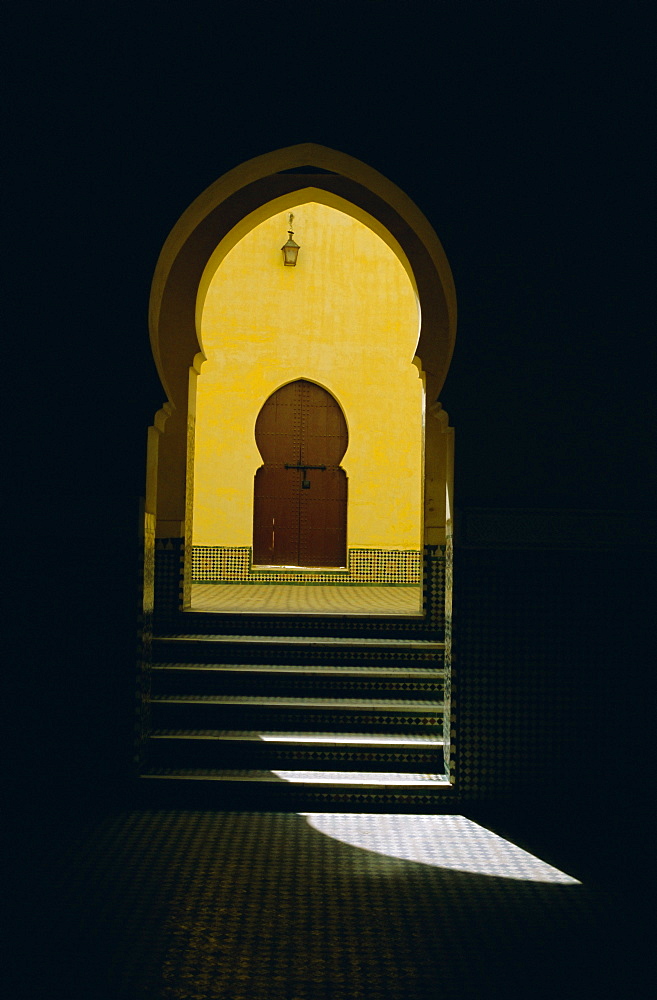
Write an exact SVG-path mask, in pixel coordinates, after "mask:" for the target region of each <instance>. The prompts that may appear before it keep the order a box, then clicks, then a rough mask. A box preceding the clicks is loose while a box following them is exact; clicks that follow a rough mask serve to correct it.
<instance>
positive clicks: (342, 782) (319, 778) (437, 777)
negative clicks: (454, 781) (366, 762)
mask: <svg viewBox="0 0 657 1000" xmlns="http://www.w3.org/2000/svg"><path fill="white" fill-rule="evenodd" d="M141 777H142V778H147V779H151V780H165V781H166V780H172V779H173V780H177V781H216V782H239V783H249V784H250V783H257V784H268V785H269V784H279V783H281V782H287V783H289V784H291V785H297V786H298V785H323V786H328V787H330V788H336V789H337V788H339V787H349V788H352V789H355V788H363V789H364V788H371V789H376V790H384V789H386V788H394V789H395V790H399V789H401V788H407V789H416V788H418V787H426V788H435V787H438V786H443V787H445V786H446V787H449V779H448V778H447V777H446V776H445V775H444V774H429V773H427V774H422V773H412V772H401V771H377V772H374V771H323V770H322V771H299V770H296V771H294V770H280V771H278V772H274V771H264V770H220V769H212V768H178V769H173V768H153V769H151V770H148V771H144V772H143V773H142V774H141Z"/></svg>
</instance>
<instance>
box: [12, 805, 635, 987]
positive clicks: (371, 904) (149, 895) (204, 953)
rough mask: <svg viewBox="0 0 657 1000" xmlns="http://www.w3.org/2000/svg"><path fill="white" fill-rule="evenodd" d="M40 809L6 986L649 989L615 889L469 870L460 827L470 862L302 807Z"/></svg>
mask: <svg viewBox="0 0 657 1000" xmlns="http://www.w3.org/2000/svg"><path fill="white" fill-rule="evenodd" d="M379 819H380V817H379ZM408 819H409V818H408V817H406V820H408ZM451 819H454V817H451ZM43 820H44V827H43V828H42V829H41V830H40V831H35V830H33V831H32V835H31V836H29V835H26V836H25V837H24V838H23V852H22V860H21V861H20V862H18V861H17V862H16V864H15V865H14V866H13V876H14V878H13V881H14V889H13V896H11V897H10V898H12V899H13V901H14V902H13V904H12V905H13V907H14V910H15V911H16V912H18V913H20V912H21V911H22V918H23V921H24V931H25V940H24V942H23V947H22V949H21V950H20V951H17V952H16V954H17V955H19V956H22V957H20V958H19V962H18V966H19V968H18V975H17V980H16V988H15V989H14V990H13V992H11V994H10V993H8V994H7V995H11V996H12V1000H13V998H14V997H18V996H21V997H22V996H25V997H30V998H31V997H35V998H36V997H39V998H44V1000H45V998H51V997H52V998H53V1000H54V998H57V1000H59V998H62V1000H63V998H67V1000H77V998H85V1000H145V998H153V1000H224V998H226V1000H357V998H363V1000H429V998H434V997H436V998H438V997H440V998H441V1000H451V998H459V1000H464V998H482V1000H485V998H488V997H490V998H501V997H504V998H515V997H523V998H524V997H527V998H530V997H531V998H536V997H538V998H547V997H552V996H555V995H558V996H559V997H560V998H571V997H572V998H574V997H583V996H586V997H588V996H591V997H596V998H600V997H607V996H609V997H611V996H618V995H622V996H628V997H630V996H631V997H639V996H641V995H642V992H641V991H642V989H643V986H642V984H641V980H640V979H639V978H637V979H636V982H635V981H633V979H634V977H638V976H639V972H638V969H637V967H636V964H635V963H634V962H633V961H632V960H631V956H630V955H629V954H627V951H626V948H627V944H628V942H626V941H624V938H623V930H624V925H623V920H622V919H620V920H619V915H618V914H616V913H614V904H613V903H612V900H611V899H609V898H607V897H606V896H605V895H604V893H602V892H600V891H599V890H595V889H591V888H589V887H587V886H586V885H580V884H572V883H570V884H568V883H567V884H563V883H548V882H544V881H533V880H532V879H531V878H518V877H499V876H494V875H484V874H475V873H474V872H476V871H477V870H481V865H482V863H485V862H486V858H485V857H483V856H482V851H483V853H484V854H485V852H486V850H488V849H487V848H485V847H482V842H481V840H479V839H477V838H475V839H474V840H472V841H471V843H470V844H469V845H468V844H464V845H463V850H464V852H465V854H464V856H466V855H468V853H469V857H470V861H471V864H470V867H471V868H472V865H473V864H474V866H475V867H474V872H473V870H471V871H461V870H457V869H455V868H453V867H451V868H448V867H444V866H440V865H438V866H434V865H433V864H427V863H421V862H418V861H413V860H406V859H403V858H402V857H390V856H388V855H387V854H385V853H381V844H382V843H383V841H382V840H381V838H380V837H379V840H378V841H377V850H369V849H367V848H365V847H363V846H353V844H350V843H345V842H341V841H339V840H336V839H335V838H334V837H333V836H327V835H326V834H325V833H322V832H320V831H319V830H318V829H316V828H314V827H313V826H312V825H311V824H310V823H309V822H308V820H307V819H306V817H304V816H302V815H299V814H296V813H268V814H263V813H243V812H217V811H211V810H181V809H151V810H147V809H114V810H108V811H105V812H102V811H98V812H95V813H93V812H85V811H83V810H82V809H78V810H77V811H75V812H73V811H71V812H70V813H69V815H68V816H66V817H61V818H59V819H57V820H55V821H53V822H52V823H51V824H50V825H48V824H49V817H48V816H44V817H43ZM332 821H333V823H334V824H335V817H333V820H332ZM473 826H474V824H473ZM395 829H397V828H396V827H395V826H394V824H393V826H392V827H391V829H390V831H389V832H388V833H387V834H386V835H385V836H387V837H388V838H389V839H390V838H392V840H391V841H390V842H391V843H393V842H394V841H395V837H397V840H398V839H399V830H398V829H397V833H395ZM408 829H410V828H408V827H407V831H408ZM408 835H409V836H410V834H408ZM384 840H385V838H384ZM438 846H440V845H438ZM443 846H444V845H443ZM397 848H399V843H397ZM397 853H399V850H398V849H397ZM493 853H494V849H493ZM438 860H440V852H438ZM457 865H458V861H457ZM477 865H478V866H479V869H477V867H476V866H477ZM620 983H622V989H621V992H620V993H619V992H618V991H619V988H620V987H619V984H620Z"/></svg>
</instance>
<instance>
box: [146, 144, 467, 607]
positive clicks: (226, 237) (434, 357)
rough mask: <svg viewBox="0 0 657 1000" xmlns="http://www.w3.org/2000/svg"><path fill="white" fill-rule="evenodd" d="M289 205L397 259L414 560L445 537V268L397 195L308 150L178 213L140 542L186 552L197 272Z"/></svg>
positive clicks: (433, 240)
mask: <svg viewBox="0 0 657 1000" xmlns="http://www.w3.org/2000/svg"><path fill="white" fill-rule="evenodd" d="M291 195H294V197H295V199H296V200H300V199H301V198H302V197H303V199H305V200H314V201H321V202H324V203H325V204H327V205H331V206H334V207H339V208H340V210H341V211H345V212H348V213H350V214H352V215H353V216H354V218H357V219H359V220H360V221H362V222H364V224H365V225H367V226H368V227H369V228H371V229H373V230H374V231H375V232H377V234H378V235H379V236H381V238H382V239H383V240H384V241H385V242H387V243H388V245H389V246H390V247H391V249H392V250H393V251H394V252H395V253H396V254H397V256H398V258H399V260H400V262H401V263H402V265H403V267H404V268H405V269H406V271H407V273H408V276H409V278H410V280H411V282H412V284H413V286H414V288H415V289H416V291H417V298H418V303H419V308H420V314H421V322H420V336H419V341H418V346H417V351H416V358H415V363H416V365H417V366H418V368H419V370H420V373H421V377H422V380H423V383H424V388H425V400H426V404H425V406H426V417H425V434H424V473H423V476H424V481H423V505H424V515H423V540H424V545H425V549H426V548H427V547H429V548H430V549H431V550H433V551H435V549H436V547H437V546H444V545H445V543H446V540H447V538H448V537H449V535H450V532H451V509H452V500H451V489H452V486H451V484H452V461H453V437H452V431H451V428H449V426H448V420H447V416H446V414H445V413H444V411H443V410H442V408H441V406H440V403H439V402H438V395H439V393H440V390H441V388H442V385H443V383H444V380H445V376H446V374H447V370H448V368H449V363H450V360H451V357H452V352H453V348H454V339H455V333H456V297H455V292H454V284H453V280H452V275H451V271H450V267H449V264H448V262H447V258H446V256H445V253H444V251H443V248H442V246H441V244H440V241H439V239H438V237H437V236H436V234H435V232H434V230H433V228H432V227H431V225H430V223H429V222H428V220H427V219H426V218H425V216H424V215H423V214H422V213H421V212H420V210H419V209H418V208H417V206H416V205H415V204H414V203H413V202H412V201H411V200H410V199H409V198H408V196H407V195H405V194H404V192H403V191H401V190H400V189H399V188H398V187H396V185H395V184H393V183H392V182H391V181H389V180H388V179H387V178H385V177H384V176H383V175H382V174H379V173H378V172H377V171H376V170H374V169H373V168H371V167H369V166H367V165H366V164H364V163H362V162H361V161H359V160H356V159H354V158H353V157H350V156H348V155H347V154H345V153H341V152H338V151H336V150H332V149H328V148H327V147H324V146H320V145H317V144H315V143H302V144H300V145H297V146H291V147H287V148H285V149H280V150H276V151H274V152H271V153H267V154H264V155H263V156H259V157H256V158H255V159H252V160H249V161H247V162H246V163H243V164H241V165H240V166H238V167H236V168H235V169H233V170H231V171H229V172H228V173H227V174H224V175H223V176H222V177H221V178H219V180H217V181H216V182H215V183H214V184H212V185H211V186H210V187H209V188H208V189H207V190H206V191H204V192H203V193H202V194H201V195H200V196H199V197H198V198H197V199H196V200H195V201H194V202H193V203H192V205H190V207H189V208H188V209H187V211H186V212H185V213H184V214H183V215H182V216H181V218H180V219H179V221H178V222H177V223H176V225H175V226H174V228H173V230H172V231H171V233H170V235H169V237H168V239H167V240H166V242H165V244H164V247H163V249H162V252H161V254H160V257H159V259H158V262H157V266H156V269H155V274H154V278H153V284H152V290H151V298H150V306H149V327H150V337H151V346H152V351H153V357H154V359H155V364H156V366H157V370H158V373H159V376H160V379H161V382H162V385H163V388H164V391H165V393H166V397H167V399H166V402H165V404H164V406H163V407H162V409H161V410H160V411H159V412H158V413H157V414H156V417H155V420H154V424H153V426H152V427H151V428H150V429H149V438H148V458H147V484H146V502H145V510H146V530H147V533H148V532H151V533H152V534H153V535H154V536H155V537H156V538H160V539H168V540H171V539H178V540H182V539H185V542H184V547H185V549H186V550H187V551H189V550H191V514H192V499H193V454H194V427H195V395H196V377H197V374H198V372H199V371H200V366H201V364H202V362H203V361H204V355H203V352H202V347H201V343H200V339H199V334H198V325H197V302H198V299H199V290H200V289H201V288H202V283H203V281H204V280H205V279H204V275H205V273H206V269H207V265H208V262H209V261H210V258H213V263H215V262H216V263H217V266H218V264H219V263H220V260H221V259H222V257H223V256H225V254H226V253H228V252H229V250H230V249H232V247H233V246H235V245H236V244H237V242H238V241H239V240H240V239H241V238H242V237H243V236H244V235H245V234H246V233H247V232H248V231H249V230H250V229H251V228H253V226H254V225H257V224H258V223H259V222H260V221H262V220H263V219H265V218H268V217H269V216H270V215H271V214H272V212H275V211H278V210H280V208H281V206H284V204H286V203H287V202H289V200H290V196H291ZM318 464H321V463H318ZM311 492H312V487H311ZM181 544H182V543H181ZM190 582H191V580H190V578H189V576H186V577H185V584H184V587H183V593H182V606H183V607H186V606H189V592H190Z"/></svg>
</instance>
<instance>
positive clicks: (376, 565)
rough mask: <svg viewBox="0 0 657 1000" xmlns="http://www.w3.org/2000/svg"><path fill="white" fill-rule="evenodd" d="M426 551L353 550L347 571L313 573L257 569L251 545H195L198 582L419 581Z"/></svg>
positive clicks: (397, 582)
mask: <svg viewBox="0 0 657 1000" xmlns="http://www.w3.org/2000/svg"><path fill="white" fill-rule="evenodd" d="M421 557H422V554H421V552H419V551H414V550H410V549H363V548H354V549H349V552H348V557H347V561H348V565H347V568H346V569H344V570H331V571H321V570H318V571H317V572H311V571H308V570H303V571H290V572H285V571H284V570H271V571H267V570H262V569H258V568H254V567H253V566H252V562H251V548H250V547H249V546H241V547H239V546H236V547H228V546H211V545H194V546H192V581H193V582H194V583H224V582H225V583H236V582H240V583H300V582H303V583H307V584H308V583H323V584H326V585H331V584H336V583H345V582H347V583H370V584H384V585H385V584H387V585H390V584H419V583H420V582H421V570H422V558H421Z"/></svg>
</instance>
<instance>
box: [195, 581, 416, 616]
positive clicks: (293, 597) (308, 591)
mask: <svg viewBox="0 0 657 1000" xmlns="http://www.w3.org/2000/svg"><path fill="white" fill-rule="evenodd" d="M192 611H217V612H222V611H223V612H231V613H236V612H237V613H239V612H245V613H246V612H254V611H256V612H257V611H263V612H265V611H266V612H269V613H276V612H279V613H281V614H286V613H290V612H292V613H298V614H336V615H346V614H348V615H368V614H374V615H419V614H421V612H422V588H421V587H420V586H408V587H354V586H351V587H350V586H333V585H331V586H323V585H321V584H318V585H314V584H313V585H306V586H302V585H296V584H275V583H270V584H259V583H253V584H251V583H249V584H239V583H238V584H231V583H222V584H202V583H196V584H193V586H192Z"/></svg>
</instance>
